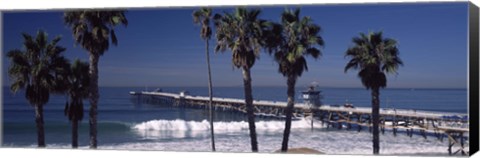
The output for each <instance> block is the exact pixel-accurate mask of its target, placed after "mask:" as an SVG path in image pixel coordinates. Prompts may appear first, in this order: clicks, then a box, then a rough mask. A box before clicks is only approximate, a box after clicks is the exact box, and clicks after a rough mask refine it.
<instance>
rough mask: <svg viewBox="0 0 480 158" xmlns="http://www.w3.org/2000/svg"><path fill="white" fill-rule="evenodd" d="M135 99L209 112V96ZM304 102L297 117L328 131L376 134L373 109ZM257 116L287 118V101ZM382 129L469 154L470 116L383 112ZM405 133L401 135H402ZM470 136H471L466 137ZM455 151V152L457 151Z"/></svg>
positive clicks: (221, 105)
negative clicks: (318, 122)
mask: <svg viewBox="0 0 480 158" xmlns="http://www.w3.org/2000/svg"><path fill="white" fill-rule="evenodd" d="M130 95H132V99H134V100H136V101H138V102H142V103H148V104H156V105H172V106H178V107H187V108H199V109H208V105H209V104H208V103H209V97H205V96H194V95H190V94H189V93H188V92H186V91H183V92H180V93H178V94H177V93H167V92H161V91H151V92H147V91H142V92H130ZM302 97H303V98H304V102H303V103H295V109H294V118H301V117H310V118H315V119H311V120H312V129H313V121H321V122H322V123H323V124H326V128H338V129H346V130H357V131H361V130H363V129H365V130H366V129H367V128H368V130H369V131H370V132H372V129H371V127H372V116H371V112H372V110H371V108H366V107H353V106H352V105H350V104H348V105H347V104H346V105H344V106H339V105H325V104H323V105H320V101H319V100H320V97H319V94H318V91H313V90H310V91H306V92H303V96H302ZM212 105H213V108H214V110H219V111H234V112H240V113H246V107H245V100H243V99H234V98H220V97H213V99H212ZM253 105H254V107H255V108H254V109H255V115H256V116H257V117H271V118H279V119H282V118H285V116H284V109H285V107H286V105H287V102H278V101H267V100H253ZM379 128H380V132H381V134H385V129H390V130H391V131H392V133H393V135H394V136H396V135H397V134H399V133H401V132H404V133H406V134H407V136H409V137H412V135H413V134H414V133H415V131H416V133H415V134H419V135H421V136H423V137H424V138H425V139H427V136H429V135H430V136H434V137H435V138H436V139H438V140H439V141H442V142H443V141H444V138H446V139H448V142H449V143H448V149H447V150H448V153H449V154H450V155H455V154H458V153H460V154H461V155H468V151H465V146H464V145H465V141H466V140H468V133H469V122H468V115H466V114H457V113H446V112H432V111H419V110H408V109H385V108H381V109H380V123H379ZM400 131H401V132H400ZM466 135H467V136H466ZM454 148H455V149H454Z"/></svg>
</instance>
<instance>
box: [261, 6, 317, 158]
mask: <svg viewBox="0 0 480 158" xmlns="http://www.w3.org/2000/svg"><path fill="white" fill-rule="evenodd" d="M270 31H272V32H271V33H269V35H267V36H266V37H267V43H268V48H269V53H274V56H275V57H274V58H275V61H276V62H277V63H278V71H279V72H280V73H281V74H282V75H283V76H284V77H286V78H287V86H288V89H287V96H288V99H287V107H286V108H285V115H286V121H285V131H284V132H283V141H282V149H281V151H282V152H286V151H287V150H288V138H289V135H290V129H291V124H292V113H293V108H294V105H295V84H296V82H297V79H298V77H300V76H301V75H302V73H303V72H304V71H308V67H307V60H306V59H305V58H306V57H307V56H312V57H313V58H315V59H318V58H319V57H320V56H321V55H322V53H321V52H320V50H319V49H318V48H317V47H316V46H323V45H324V41H323V39H322V37H321V36H320V35H318V34H319V33H320V31H321V28H320V26H318V25H316V24H313V21H312V19H311V18H310V17H308V16H306V17H300V9H296V10H285V11H284V12H283V13H282V17H281V24H274V25H273V27H272V28H271V30H270Z"/></svg>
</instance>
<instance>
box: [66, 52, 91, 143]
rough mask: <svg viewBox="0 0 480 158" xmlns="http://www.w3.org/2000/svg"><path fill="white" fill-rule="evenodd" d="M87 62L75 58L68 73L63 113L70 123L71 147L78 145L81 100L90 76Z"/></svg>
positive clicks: (85, 93)
mask: <svg viewBox="0 0 480 158" xmlns="http://www.w3.org/2000/svg"><path fill="white" fill-rule="evenodd" d="M88 70H89V68H88V63H86V62H82V61H80V60H78V59H77V60H75V61H74V62H73V64H72V65H71V67H70V71H69V73H68V77H66V78H67V80H68V82H67V85H65V86H66V87H67V90H66V93H67V95H68V101H67V102H66V103H65V110H64V114H65V116H67V117H68V120H70V122H71V123H72V148H77V147H78V123H79V121H81V120H82V119H83V109H84V108H83V100H84V99H87V98H88V96H89V92H90V91H89V86H90V83H89V81H90V77H89V74H88Z"/></svg>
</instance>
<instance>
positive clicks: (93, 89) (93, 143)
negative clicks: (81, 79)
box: [89, 53, 100, 149]
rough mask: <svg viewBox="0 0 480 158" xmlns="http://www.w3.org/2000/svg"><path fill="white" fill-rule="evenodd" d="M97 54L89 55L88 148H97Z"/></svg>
mask: <svg viewBox="0 0 480 158" xmlns="http://www.w3.org/2000/svg"><path fill="white" fill-rule="evenodd" d="M99 57H100V56H99V55H98V54H97V53H91V54H90V71H89V73H90V113H89V115H90V119H89V124H90V148H91V149H96V148H97V103H98V98H99V94H98V60H99Z"/></svg>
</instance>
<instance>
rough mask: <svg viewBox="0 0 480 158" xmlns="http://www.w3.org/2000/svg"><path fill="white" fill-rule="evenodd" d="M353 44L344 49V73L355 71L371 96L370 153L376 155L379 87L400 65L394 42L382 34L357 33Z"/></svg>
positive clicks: (382, 85)
mask: <svg viewBox="0 0 480 158" xmlns="http://www.w3.org/2000/svg"><path fill="white" fill-rule="evenodd" d="M352 42H353V44H354V45H353V46H351V47H350V48H348V49H347V51H346V52H345V57H346V58H349V59H350V60H349V61H348V63H347V65H346V66H345V69H344V72H345V73H346V72H347V71H348V70H351V69H353V70H358V77H359V78H360V80H361V81H362V84H363V86H364V87H365V88H366V89H367V90H371V95H372V124H373V125H372V126H373V129H372V130H373V132H372V133H373V154H379V151H380V144H379V139H380V138H379V127H378V126H379V119H380V115H379V109H380V99H379V96H380V88H385V87H387V77H386V75H385V74H397V70H398V68H399V67H400V66H402V65H403V62H402V60H401V59H400V57H399V50H398V44H397V41H396V40H394V39H391V38H384V37H383V33H382V32H381V31H380V32H370V33H368V34H364V33H360V36H359V37H354V38H352Z"/></svg>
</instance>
